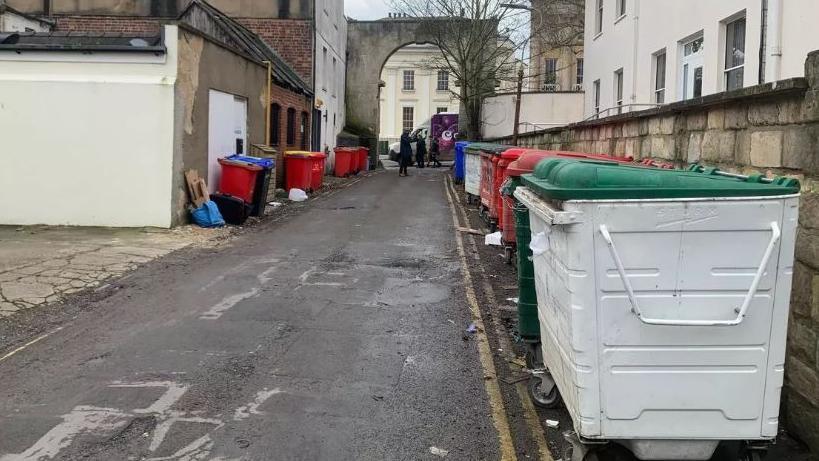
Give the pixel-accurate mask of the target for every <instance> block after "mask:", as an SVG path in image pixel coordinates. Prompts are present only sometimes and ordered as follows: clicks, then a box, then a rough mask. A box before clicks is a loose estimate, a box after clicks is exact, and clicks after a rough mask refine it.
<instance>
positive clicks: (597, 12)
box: [594, 0, 603, 34]
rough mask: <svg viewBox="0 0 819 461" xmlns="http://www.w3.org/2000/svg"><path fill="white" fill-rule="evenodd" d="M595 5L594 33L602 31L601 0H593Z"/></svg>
mask: <svg viewBox="0 0 819 461" xmlns="http://www.w3.org/2000/svg"><path fill="white" fill-rule="evenodd" d="M595 1H596V2H597V3H596V7H595V10H594V33H595V34H599V33H601V32H603V0H595Z"/></svg>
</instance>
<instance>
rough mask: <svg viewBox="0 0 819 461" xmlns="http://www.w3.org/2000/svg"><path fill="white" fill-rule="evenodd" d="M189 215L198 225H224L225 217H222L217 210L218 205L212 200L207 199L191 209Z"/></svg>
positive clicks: (209, 226)
mask: <svg viewBox="0 0 819 461" xmlns="http://www.w3.org/2000/svg"><path fill="white" fill-rule="evenodd" d="M191 217H192V218H193V222H195V223H196V225H198V226H200V227H205V228H211V227H222V226H224V225H225V219H224V218H223V217H222V213H220V212H219V207H218V206H216V203H214V202H213V201H212V200H208V201H207V202H205V203H204V204H203V205H202V206H200V207H199V208H196V209H193V210H191Z"/></svg>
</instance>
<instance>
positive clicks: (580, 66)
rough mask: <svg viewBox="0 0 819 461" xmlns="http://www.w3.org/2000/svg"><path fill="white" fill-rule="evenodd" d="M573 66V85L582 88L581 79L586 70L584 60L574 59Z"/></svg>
mask: <svg viewBox="0 0 819 461" xmlns="http://www.w3.org/2000/svg"><path fill="white" fill-rule="evenodd" d="M574 65H575V85H576V86H578V87H580V88H583V78H584V73H585V71H586V69H585V66H586V61H585V58H577V59H575V61H574Z"/></svg>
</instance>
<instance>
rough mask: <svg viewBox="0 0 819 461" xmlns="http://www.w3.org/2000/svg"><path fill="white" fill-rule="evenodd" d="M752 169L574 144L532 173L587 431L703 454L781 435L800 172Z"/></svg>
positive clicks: (636, 448) (557, 329)
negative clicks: (731, 173) (590, 156)
mask: <svg viewBox="0 0 819 461" xmlns="http://www.w3.org/2000/svg"><path fill="white" fill-rule="evenodd" d="M753 179H754V178H751V180H747V179H746V180H742V179H737V178H736V177H734V178H727V177H724V176H721V174H720V172H718V171H716V170H709V171H707V172H684V171H670V170H650V169H641V168H637V167H629V166H622V165H614V164H605V165H603V164H601V163H599V162H574V161H569V160H562V159H549V160H544V161H543V162H541V163H540V164H539V165H538V167H537V169H536V170H535V173H534V174H533V175H524V177H523V184H524V185H525V186H526V187H520V188H518V189H517V190H516V192H515V197H517V198H518V200H520V201H521V202H522V203H523V204H525V205H526V206H527V207H528V208H529V212H530V218H531V231H532V244H531V247H532V250H533V253H534V256H533V262H534V267H535V280H536V287H537V297H538V316H539V320H540V328H541V339H542V348H543V358H544V363H545V365H546V366H547V367H548V370H549V372H550V373H551V375H552V377H553V379H554V382H555V383H556V384H557V387H558V390H559V391H560V394H561V396H562V398H563V400H564V402H565V405H566V407H567V408H568V410H569V412H570V413H571V416H572V420H573V423H574V429H575V431H576V432H577V435H578V436H579V438H580V440H581V441H587V442H588V441H600V440H608V441H616V442H618V443H620V444H621V445H625V446H626V447H628V448H629V449H630V450H631V451H632V452H633V453H634V454H635V455H636V456H637V457H638V458H639V459H644V460H653V459H666V460H670V459H703V460H705V459H709V458H710V457H711V455H712V453H713V451H714V449H715V448H716V446H717V444H718V443H719V442H720V441H721V440H741V441H757V440H763V441H770V440H772V439H774V438H775V437H776V435H777V426H778V421H779V400H780V391H781V388H782V382H783V374H784V364H785V340H786V333H787V332H786V330H787V322H788V309H789V299H790V292H791V274H792V271H793V264H794V243H795V235H796V227H797V220H798V191H799V184H798V182H796V181H795V180H792V179H789V180H786V179H784V178H780V179H779V180H777V181H776V182H775V183H774V184H768V183H764V182H759V181H760V180H759V178H756V180H757V182H754V180H753ZM574 197H577V199H575V198H574ZM637 197H646V198H637ZM664 197H665V198H664ZM577 459H582V458H577Z"/></svg>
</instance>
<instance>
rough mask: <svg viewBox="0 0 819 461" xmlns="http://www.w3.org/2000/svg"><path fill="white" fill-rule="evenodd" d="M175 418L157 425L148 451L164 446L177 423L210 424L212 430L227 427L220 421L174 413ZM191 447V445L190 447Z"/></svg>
mask: <svg viewBox="0 0 819 461" xmlns="http://www.w3.org/2000/svg"><path fill="white" fill-rule="evenodd" d="M172 414H174V415H175V416H172V417H170V418H168V419H166V420H164V421H162V422H161V423H159V424H157V425H156V428H155V429H154V436H153V438H152V439H151V444H150V445H149V446H148V449H149V450H151V451H156V450H159V447H161V446H162V442H164V441H165V437H167V436H168V432H169V431H170V430H171V427H173V425H174V424H175V423H195V424H209V425H212V426H214V428H213V429H212V430H216V429H219V428H221V427H222V426H224V425H225V423H223V422H222V420H220V419H213V418H199V417H183V416H181V413H178V412H172ZM188 446H190V445H188Z"/></svg>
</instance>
